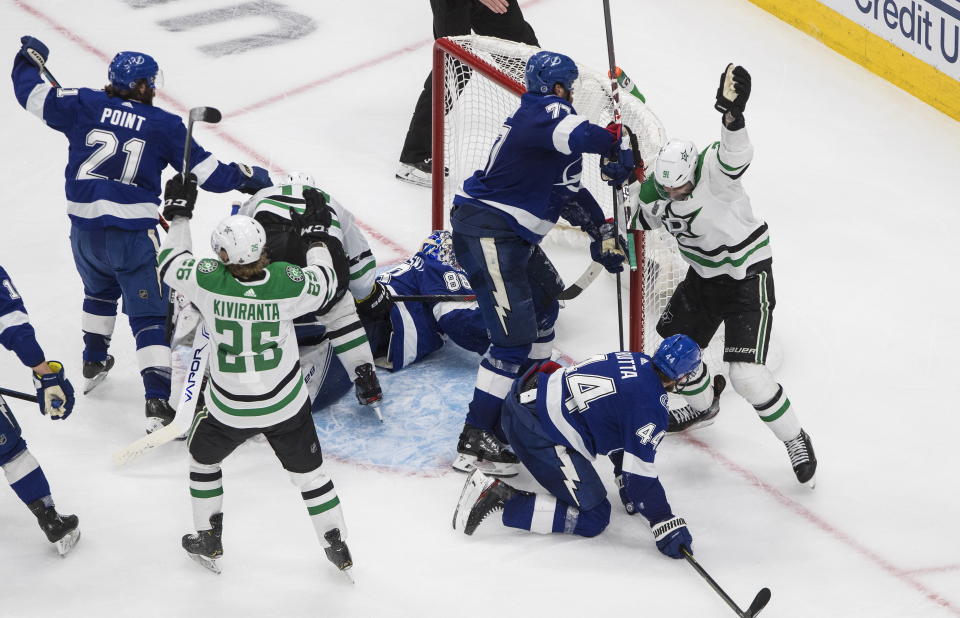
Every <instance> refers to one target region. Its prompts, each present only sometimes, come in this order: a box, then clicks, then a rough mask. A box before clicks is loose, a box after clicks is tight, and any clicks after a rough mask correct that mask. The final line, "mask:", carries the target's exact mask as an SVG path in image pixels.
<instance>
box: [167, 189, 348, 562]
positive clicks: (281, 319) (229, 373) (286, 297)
mask: <svg viewBox="0 0 960 618" xmlns="http://www.w3.org/2000/svg"><path fill="white" fill-rule="evenodd" d="M196 198H197V180H196V177H195V176H194V175H193V174H188V176H187V178H186V179H184V178H183V177H182V176H181V175H177V176H175V177H174V178H173V179H171V180H170V181H168V182H167V185H166V191H165V195H164V212H163V214H164V216H165V217H166V218H167V219H169V220H170V231H169V233H168V234H167V237H166V240H165V241H164V243H163V246H162V247H161V250H160V254H159V257H158V264H159V267H160V276H161V278H162V280H163V282H164V283H166V284H168V285H169V286H170V287H171V288H173V289H175V290H177V291H179V292H180V293H182V294H183V295H184V296H186V297H187V299H188V300H190V301H191V302H192V303H193V304H194V305H195V306H196V307H197V309H198V310H199V311H200V314H201V316H202V317H203V320H204V322H205V323H206V324H207V325H208V327H209V329H210V332H211V338H212V340H213V341H212V343H213V347H212V348H211V350H212V351H215V354H216V357H215V358H212V359H211V361H210V379H209V381H208V384H207V391H206V402H207V409H206V410H204V411H203V412H202V413H201V414H199V415H198V416H197V418H196V419H195V420H194V423H193V426H192V428H191V430H190V436H189V443H188V444H189V450H190V457H191V460H190V495H191V497H192V502H193V519H194V524H195V526H196V529H197V533H196V534H188V535H185V536H184V537H183V548H184V549H185V550H187V553H188V554H189V555H190V557H191V558H193V559H194V560H196V561H197V562H199V563H200V564H202V565H203V566H205V567H207V568H209V569H211V570H213V571H215V572H218V573H219V566H218V565H217V563H216V561H217V559H218V558H220V557H221V556H222V555H223V545H222V543H221V540H220V537H221V533H222V530H223V513H222V512H221V505H222V502H223V486H222V482H221V476H222V475H221V472H220V463H221V462H222V461H223V460H224V458H226V457H227V456H228V455H229V454H230V453H232V452H233V450H234V449H236V448H237V446H239V445H240V444H242V443H243V442H244V441H246V440H247V438H249V437H251V436H253V435H255V434H259V433H262V434H263V435H264V436H265V437H266V439H267V442H269V444H270V446H271V448H273V451H274V453H276V455H277V458H278V459H279V460H280V463H281V464H282V465H283V467H284V469H286V470H287V472H289V473H290V478H291V480H292V481H293V483H294V485H296V486H297V488H298V489H299V490H300V492H301V495H302V496H303V500H304V502H305V504H306V507H307V511H308V512H309V514H310V517H311V519H312V521H313V525H314V528H315V529H316V532H317V536H318V537H319V539H320V542H321V544H322V545H323V547H324V550H325V552H326V554H327V558H328V559H329V560H330V561H331V562H333V564H334V565H336V566H337V568H339V569H340V570H346V569H349V568H350V567H351V566H352V565H353V561H352V559H351V557H350V551H349V550H348V549H347V546H346V544H345V543H344V539H345V538H346V532H347V530H346V526H345V524H344V520H343V513H342V509H341V507H340V499H339V498H338V497H337V493H336V491H335V489H334V486H333V481H331V480H330V478H329V477H327V475H326V474H325V473H324V470H323V467H322V464H323V456H322V455H321V452H320V443H319V440H318V438H317V431H316V428H315V427H314V424H313V417H312V416H311V414H310V399H309V397H308V396H307V389H306V388H305V387H304V382H303V375H302V373H301V371H300V364H299V362H298V353H297V343H296V338H295V337H294V333H293V319H294V318H296V317H297V316H300V315H303V314H305V313H310V312H312V311H317V310H321V309H323V308H324V307H326V306H327V305H329V304H330V303H332V302H335V297H336V292H337V280H338V278H342V277H346V276H347V272H348V270H347V268H348V267H347V264H346V262H345V261H343V260H340V261H339V262H338V261H337V258H336V255H334V256H331V253H330V251H329V250H328V249H327V247H326V246H325V244H324V243H325V242H329V238H330V237H329V235H327V234H326V232H324V231H322V230H320V229H319V228H317V227H315V223H316V222H317V221H318V220H319V219H320V217H321V215H319V213H317V212H316V210H315V209H313V208H308V209H307V210H306V211H305V212H304V214H303V215H302V216H301V217H300V218H299V220H298V223H299V229H300V232H301V234H302V236H303V237H304V239H305V240H306V241H307V244H308V247H309V248H308V250H307V260H306V262H307V266H306V267H305V268H300V267H298V266H295V265H293V264H288V263H285V262H273V263H270V262H269V260H268V259H267V257H266V255H265V254H264V251H263V248H264V245H265V243H266V235H265V233H264V231H263V227H262V226H261V225H260V224H259V223H257V222H256V221H255V220H253V219H251V218H250V217H245V216H242V215H234V216H231V217H228V218H226V219H224V220H223V221H221V222H220V224H219V225H218V226H217V228H216V229H215V230H214V232H213V235H212V236H211V239H210V243H211V245H212V247H213V250H214V253H215V254H216V255H217V257H218V258H219V259H199V260H198V259H196V258H195V257H194V256H193V253H192V252H191V244H192V243H191V240H190V228H189V218H190V217H191V216H192V214H193V207H194V204H195V202H196Z"/></svg>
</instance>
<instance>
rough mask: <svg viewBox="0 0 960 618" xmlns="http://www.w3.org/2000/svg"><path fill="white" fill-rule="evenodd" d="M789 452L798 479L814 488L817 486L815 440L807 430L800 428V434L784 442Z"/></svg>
mask: <svg viewBox="0 0 960 618" xmlns="http://www.w3.org/2000/svg"><path fill="white" fill-rule="evenodd" d="M784 444H785V445H786V447H787V454H788V455H790V465H791V466H793V473H794V474H796V475H797V480H798V481H800V482H801V483H803V484H804V485H806V486H807V487H809V488H810V489H813V488H814V487H816V486H817V479H816V477H815V475H816V473H817V457H816V455H814V454H813V442H811V441H810V436H808V435H807V432H806V431H803V430H802V429H801V430H800V435H799V436H797V437H796V438H794V439H793V440H788V441H786V442H784Z"/></svg>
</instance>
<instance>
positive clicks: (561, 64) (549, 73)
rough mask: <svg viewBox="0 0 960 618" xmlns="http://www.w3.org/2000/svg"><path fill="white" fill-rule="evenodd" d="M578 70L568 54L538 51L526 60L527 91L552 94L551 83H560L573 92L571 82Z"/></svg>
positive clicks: (575, 77) (525, 77) (525, 79)
mask: <svg viewBox="0 0 960 618" xmlns="http://www.w3.org/2000/svg"><path fill="white" fill-rule="evenodd" d="M578 75H580V72H579V71H578V70H577V64H576V63H575V62H574V61H573V59H572V58H570V57H569V56H564V55H563V54H558V53H557V52H550V51H539V52H537V53H535V54H534V55H532V56H530V59H529V60H527V68H526V71H525V74H524V81H526V84H527V92H530V93H532V94H553V85H554V84H562V85H563V87H564V88H566V89H567V90H569V91H570V92H573V82H574V81H576V79H577V76H578Z"/></svg>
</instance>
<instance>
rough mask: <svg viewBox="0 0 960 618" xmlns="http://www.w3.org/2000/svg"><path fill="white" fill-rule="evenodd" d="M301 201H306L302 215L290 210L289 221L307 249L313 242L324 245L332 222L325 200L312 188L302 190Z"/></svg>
mask: <svg viewBox="0 0 960 618" xmlns="http://www.w3.org/2000/svg"><path fill="white" fill-rule="evenodd" d="M303 199H304V200H305V201H306V206H305V207H304V209H303V214H302V215H301V214H300V213H298V212H297V211H296V210H294V209H292V208H291V209H290V221H292V222H293V226H294V227H295V228H297V233H298V234H300V237H301V238H303V241H304V244H305V245H307V246H308V247H309V246H310V245H311V244H313V243H314V242H323V243H325V242H326V240H327V239H328V238H329V237H330V234H329V229H330V225H331V223H332V222H333V216H332V215H331V211H330V207H329V206H327V200H325V199H324V197H323V194H322V193H320V192H319V191H317V190H316V189H314V188H313V187H304V188H303Z"/></svg>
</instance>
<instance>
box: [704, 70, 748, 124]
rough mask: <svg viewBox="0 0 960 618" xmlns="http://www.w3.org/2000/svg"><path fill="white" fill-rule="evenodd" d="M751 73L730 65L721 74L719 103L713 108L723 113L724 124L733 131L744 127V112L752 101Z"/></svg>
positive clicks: (718, 92) (718, 93)
mask: <svg viewBox="0 0 960 618" xmlns="http://www.w3.org/2000/svg"><path fill="white" fill-rule="evenodd" d="M750 88H751V80H750V73H748V72H747V70H746V69H745V68H743V67H741V66H736V65H733V64H728V65H727V68H726V69H724V71H723V73H721V74H720V85H719V86H718V87H717V102H716V103H714V105H713V107H714V108H715V109H716V110H717V111H718V112H721V113H723V124H724V126H725V127H727V128H728V129H730V130H731V131H737V130H739V129H742V128H743V127H744V124H745V123H744V119H743V110H744V109H746V107H747V100H749V99H750Z"/></svg>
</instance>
